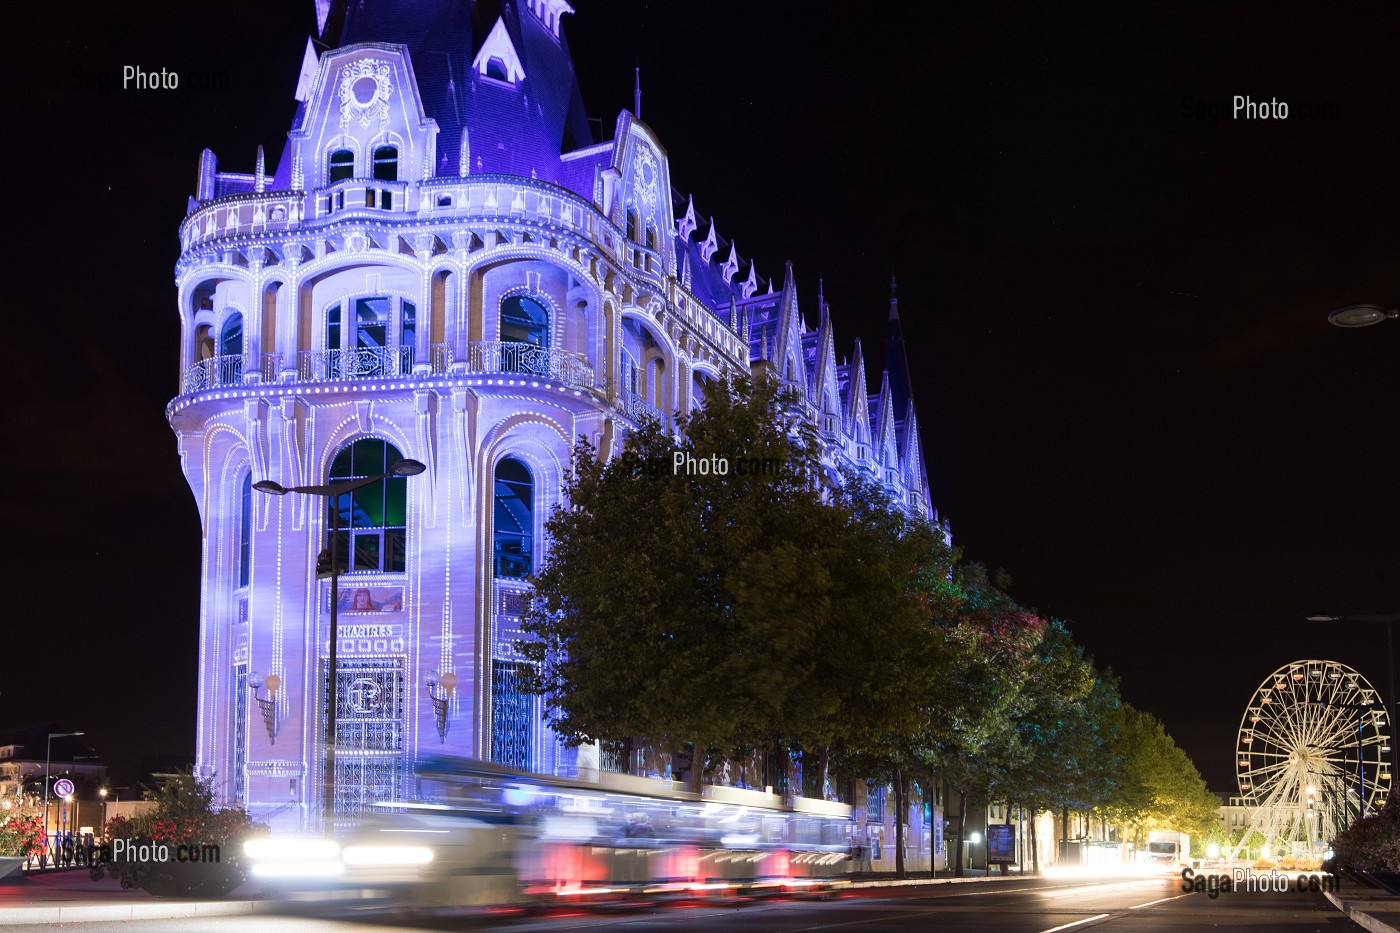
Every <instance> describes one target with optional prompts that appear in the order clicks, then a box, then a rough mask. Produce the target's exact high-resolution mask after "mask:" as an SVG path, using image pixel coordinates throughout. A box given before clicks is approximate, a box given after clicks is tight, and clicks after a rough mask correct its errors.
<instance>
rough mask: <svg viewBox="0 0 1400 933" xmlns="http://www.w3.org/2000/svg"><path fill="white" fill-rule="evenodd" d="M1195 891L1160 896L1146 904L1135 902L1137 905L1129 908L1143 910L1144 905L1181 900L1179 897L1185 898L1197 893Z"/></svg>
mask: <svg viewBox="0 0 1400 933" xmlns="http://www.w3.org/2000/svg"><path fill="white" fill-rule="evenodd" d="M1195 893H1196V892H1195V891H1192V892H1190V893H1189V894H1177V895H1174V896H1172V897H1159V898H1157V900H1155V901H1148V902H1147V903H1146V904H1135V905H1133V906H1132V907H1129V908H1128V909H1129V910H1141V909H1142V908H1144V907H1151V906H1152V905H1153V904H1164V903H1166V902H1167V901H1175V900H1179V899H1181V898H1183V897H1190V896H1191V895H1192V894H1195Z"/></svg>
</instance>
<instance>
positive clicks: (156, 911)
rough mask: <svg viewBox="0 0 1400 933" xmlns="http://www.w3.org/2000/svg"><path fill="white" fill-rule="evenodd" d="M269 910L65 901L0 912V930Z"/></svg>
mask: <svg viewBox="0 0 1400 933" xmlns="http://www.w3.org/2000/svg"><path fill="white" fill-rule="evenodd" d="M272 910H273V902H272V901H228V902H219V901H196V902H190V901H172V902H169V903H160V902H150V901H142V902H141V903H138V904H113V903H106V904H101V903H99V904H82V903H76V902H73V901H67V902H60V903H55V904H53V905H51V906H42V907H6V908H4V909H0V927H3V926H21V925H35V924H41V923H85V922H92V921H100V920H107V921H111V920H188V919H191V918H195V917H236V916H251V915H253V914H259V913H270V912H272Z"/></svg>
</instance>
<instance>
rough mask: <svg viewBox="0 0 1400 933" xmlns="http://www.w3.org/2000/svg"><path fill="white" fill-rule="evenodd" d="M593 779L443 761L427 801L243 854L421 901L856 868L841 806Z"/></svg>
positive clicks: (838, 877)
mask: <svg viewBox="0 0 1400 933" xmlns="http://www.w3.org/2000/svg"><path fill="white" fill-rule="evenodd" d="M595 778H596V779H591V780H589V779H585V780H565V779H561V778H551V777H543V776H541V775H536V774H527V773H524V772H519V771H512V770H510V769H506V768H501V767H498V766H494V765H489V764H482V763H479V762H468V761H460V760H452V759H439V760H435V761H432V762H429V763H426V764H425V765H424V766H423V767H421V768H420V769H419V771H418V774H417V783H418V788H419V791H420V793H421V795H422V800H421V802H417V803H405V804H397V805H394V806H392V807H383V808H379V810H380V812H378V813H374V814H372V815H370V816H368V817H366V819H365V820H364V821H363V822H362V823H361V824H360V826H359V827H358V828H357V829H356V830H354V831H353V832H352V833H350V834H349V835H348V836H347V837H346V838H345V839H344V840H343V841H339V842H337V841H333V840H330V839H312V838H306V837H280V838H278V837H274V838H265V839H258V840H254V841H251V842H249V843H248V847H247V850H246V855H247V857H248V860H249V862H250V863H251V870H252V874H253V876H254V877H255V878H258V879H260V880H261V881H263V882H265V883H267V884H269V885H272V886H273V887H274V888H277V887H281V888H284V889H286V890H288V891H308V890H311V891H321V892H329V894H330V896H332V897H334V895H335V893H336V892H342V893H344V894H346V895H347V896H349V895H351V894H353V896H355V897H356V898H357V899H360V900H362V899H363V898H364V897H365V896H366V894H367V893H369V892H376V893H377V894H378V896H379V897H380V898H381V899H384V900H387V901H390V902H402V903H411V904H413V905H415V906H457V905H471V904H511V903H520V902H539V901H541V900H544V901H550V900H557V899H560V898H565V899H567V898H580V899H585V900H586V899H590V898H598V897H609V896H611V897H617V896H624V895H628V894H647V895H684V896H692V895H695V894H697V893H701V892H728V893H735V894H746V893H747V894H752V893H761V892H781V891H812V890H819V889H825V888H830V887H832V886H834V885H837V884H839V883H840V882H841V881H842V879H843V876H845V875H846V874H847V873H848V872H849V871H850V870H851V867H852V860H851V846H850V840H851V838H852V828H853V824H852V821H851V808H850V807H848V806H846V805H844V804H839V803H832V802H830V801H825V800H809V799H804V798H801V797H798V798H793V799H790V800H787V801H784V800H783V799H781V798H780V797H778V796H776V795H774V794H770V793H765V792H762V791H753V790H741V789H738V788H727V787H706V788H705V790H704V792H703V794H695V793H690V792H686V791H680V790H678V789H676V788H677V785H674V784H673V783H672V782H669V781H658V780H654V779H649V778H638V777H629V776H627V775H618V774H607V773H603V774H598V775H596V776H595Z"/></svg>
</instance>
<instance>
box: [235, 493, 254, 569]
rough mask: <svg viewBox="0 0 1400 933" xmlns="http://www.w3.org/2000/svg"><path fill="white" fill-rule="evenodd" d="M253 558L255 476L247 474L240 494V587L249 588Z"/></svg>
mask: <svg viewBox="0 0 1400 933" xmlns="http://www.w3.org/2000/svg"><path fill="white" fill-rule="evenodd" d="M252 557H253V475H252V474H251V473H248V474H245V475H244V477H243V485H242V487H241V489H240V491H239V493H238V585H239V586H240V587H243V586H247V585H248V580H249V579H250V578H251V571H252Z"/></svg>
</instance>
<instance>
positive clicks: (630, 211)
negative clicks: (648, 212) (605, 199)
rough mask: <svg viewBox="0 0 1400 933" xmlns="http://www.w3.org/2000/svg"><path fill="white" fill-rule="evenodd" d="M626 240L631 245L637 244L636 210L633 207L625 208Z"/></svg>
mask: <svg viewBox="0 0 1400 933" xmlns="http://www.w3.org/2000/svg"><path fill="white" fill-rule="evenodd" d="M627 239H629V240H631V241H632V242H633V243H636V242H638V235H637V209H636V208H635V207H628V208H627Z"/></svg>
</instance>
